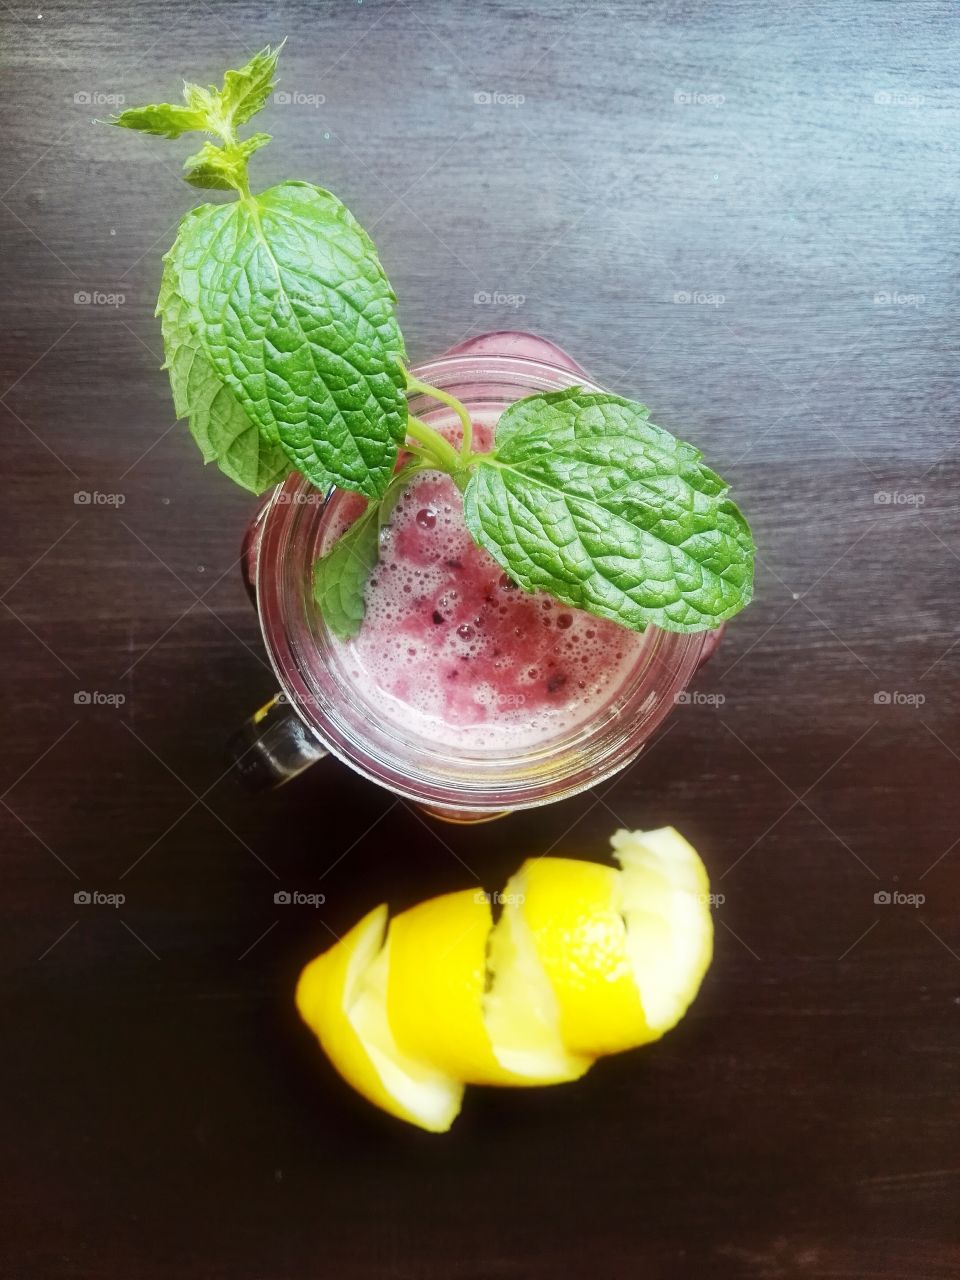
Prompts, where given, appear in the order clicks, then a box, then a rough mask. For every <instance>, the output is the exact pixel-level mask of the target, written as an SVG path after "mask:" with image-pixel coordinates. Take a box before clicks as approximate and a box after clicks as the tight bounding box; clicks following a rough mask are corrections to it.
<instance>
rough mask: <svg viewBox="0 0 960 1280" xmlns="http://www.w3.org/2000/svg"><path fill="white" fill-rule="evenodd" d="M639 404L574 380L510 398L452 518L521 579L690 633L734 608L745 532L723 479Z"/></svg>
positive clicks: (628, 622) (591, 608) (745, 588)
mask: <svg viewBox="0 0 960 1280" xmlns="http://www.w3.org/2000/svg"><path fill="white" fill-rule="evenodd" d="M647 415H648V410H647V409H646V408H645V407H644V406H643V405H639V404H635V403H633V402H632V401H629V400H622V399H620V398H619V397H618V396H612V395H599V394H587V393H585V392H583V391H581V390H580V389H579V388H574V389H573V390H570V391H560V392H552V393H550V394H546V395H537V396H531V397H529V398H527V399H525V400H520V401H518V402H517V403H516V404H513V405H511V406H510V407H509V408H508V409H507V410H506V411H505V412H504V414H503V416H502V417H501V419H500V421H499V423H498V425H497V430H496V453H495V454H493V455H491V456H489V457H482V456H481V457H479V458H476V459H475V463H476V465H475V468H474V470H473V472H472V474H471V477H470V480H469V482H468V484H467V487H466V491H465V493H464V515H465V518H466V522H467V527H468V528H469V530H470V532H471V534H472V535H473V537H474V539H475V541H476V542H477V543H478V544H479V545H480V546H481V547H484V548H485V549H486V550H487V551H489V553H490V554H491V555H492V556H493V558H494V559H495V560H496V561H497V563H498V564H499V565H500V566H501V567H502V568H503V569H504V570H505V571H506V572H507V573H508V574H509V575H510V576H511V577H512V578H514V579H515V580H516V581H517V582H518V583H519V584H520V586H522V587H524V588H525V589H526V590H528V591H535V590H540V591H547V592H549V593H550V594H551V595H553V596H555V597H556V598H557V599H558V600H561V601H563V603H565V604H568V605H572V606H573V607H574V608H579V609H585V610H587V611H588V612H589V613H593V614H596V615H597V616H598V617H601V618H609V619H611V620H612V621H614V622H619V623H621V624H623V625H624V626H627V627H630V628H632V629H633V630H636V631H642V630H643V629H644V628H645V627H646V626H648V625H649V624H651V623H652V624H654V625H656V626H658V627H661V628H663V629H664V630H666V631H681V632H689V631H702V630H706V629H709V628H711V627H715V626H717V625H718V624H719V623H720V622H722V621H723V620H724V619H725V618H729V617H732V616H733V614H735V613H738V612H739V611H740V609H742V608H743V607H744V605H746V604H747V603H748V602H749V600H750V597H751V594H752V583H753V542H752V540H751V537H750V531H749V528H748V526H747V523H746V521H745V520H744V518H743V516H742V515H741V514H740V512H739V511H738V510H737V508H736V507H735V506H734V504H733V503H732V502H731V501H730V500H729V499H728V498H727V497H726V496H725V495H726V492H727V486H726V485H725V484H724V483H723V481H722V480H721V479H720V478H719V477H718V476H717V475H715V474H714V472H712V471H710V470H709V469H708V468H707V467H705V466H704V465H703V464H702V463H701V462H700V457H701V455H700V453H699V451H698V450H696V449H694V448H693V446H692V445H689V444H684V443H683V442H682V441H679V440H677V439H675V438H674V437H673V436H672V435H670V433H669V432H667V431H663V430H662V429H661V428H660V427H657V426H654V425H653V423H651V422H650V421H649V419H648V416H647Z"/></svg>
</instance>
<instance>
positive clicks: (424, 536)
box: [321, 472, 650, 751]
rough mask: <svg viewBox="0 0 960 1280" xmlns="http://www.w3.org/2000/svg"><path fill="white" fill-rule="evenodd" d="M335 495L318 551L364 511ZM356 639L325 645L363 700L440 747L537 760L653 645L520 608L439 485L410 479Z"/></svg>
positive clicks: (614, 689)
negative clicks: (537, 753)
mask: <svg viewBox="0 0 960 1280" xmlns="http://www.w3.org/2000/svg"><path fill="white" fill-rule="evenodd" d="M363 505H364V504H363V501H362V499H358V498H356V497H355V496H354V495H352V494H340V495H337V496H336V497H335V498H334V499H333V501H332V502H331V504H330V507H329V509H328V512H327V514H326V516H325V531H324V537H323V541H322V544H321V545H322V547H323V549H324V550H328V549H329V548H330V546H332V545H333V542H334V541H335V539H336V537H338V536H339V534H340V533H341V532H342V530H343V529H344V528H346V527H347V526H348V525H349V524H351V523H352V521H353V520H354V519H355V518H356V516H357V515H358V514H359V513H360V511H361V510H362V509H363ZM365 599H366V616H365V618H364V622H363V625H362V627H361V629H360V632H359V634H358V635H357V636H356V637H355V638H354V639H352V640H349V641H345V642H343V641H337V640H332V641H331V643H332V646H333V650H334V655H335V657H336V658H337V660H338V665H340V667H341V670H342V671H343V672H344V674H345V676H346V678H347V679H348V680H349V682H350V683H351V684H352V685H354V686H355V688H356V690H357V692H358V694H359V696H361V697H363V699H364V700H365V701H366V702H367V703H368V704H369V705H371V706H372V707H373V708H374V709H375V712H376V713H377V714H378V715H379V716H380V717H382V718H383V719H385V720H389V721H392V722H394V723H395V724H397V725H398V726H399V727H401V728H402V729H405V730H406V731H408V732H413V733H415V734H416V735H417V736H419V737H423V738H427V739H429V740H431V741H433V742H436V743H438V744H443V745H447V746H450V747H461V748H467V749H475V750H481V751H495V750H500V749H505V750H506V749H510V748H516V747H519V746H523V747H535V746H538V745H541V744H544V743H546V742H549V741H552V740H556V739H557V738H565V737H567V736H568V735H570V734H573V733H576V731H577V730H578V729H580V728H581V727H583V726H584V725H586V724H588V723H589V722H590V721H591V720H593V719H594V718H595V717H596V715H597V714H598V713H599V712H602V710H603V709H604V708H605V707H606V706H607V705H608V704H609V703H610V702H611V701H612V700H613V699H614V698H615V697H616V696H617V694H618V693H619V692H620V690H621V689H622V688H623V687H624V685H625V684H627V683H628V682H629V680H630V678H631V676H632V675H633V673H634V672H635V670H636V669H637V667H638V666H639V665H641V663H642V654H643V652H644V650H645V649H646V647H647V645H648V644H649V643H650V639H649V637H646V636H644V635H640V634H637V633H636V632H632V631H628V630H627V629H626V628H624V627H621V626H618V625H617V624H615V623H612V622H605V621H603V620H602V619H600V618H595V617H592V616H591V615H590V614H587V613H582V612H580V611H579V610H577V609H570V608H568V607H566V606H565V605H562V604H560V603H559V602H557V601H556V600H554V599H552V598H551V597H550V596H547V595H540V594H537V595H528V594H527V593H525V592H523V591H521V590H520V589H519V588H518V587H517V586H515V585H514V584H513V583H512V582H511V581H510V579H509V578H508V577H507V576H506V575H505V574H504V573H503V572H502V571H501V569H500V567H499V565H497V564H496V562H495V561H494V560H493V559H492V557H491V556H489V555H488V554H487V553H486V552H485V551H482V550H481V549H480V548H479V547H477V546H476V544H475V543H474V542H473V540H472V538H471V537H470V535H469V533H468V532H467V530H466V527H465V525H464V522H463V508H462V503H461V498H460V494H459V492H458V490H457V488H456V486H455V485H454V483H453V481H452V480H450V479H449V477H447V476H444V475H440V474H438V473H436V472H425V473H423V474H421V475H419V476H416V477H415V478H414V480H413V481H412V482H411V484H410V485H409V486H408V488H407V489H406V490H405V491H404V492H403V494H402V495H401V497H400V499H399V501H398V503H397V505H396V507H395V508H394V511H393V515H392V517H391V520H390V524H389V526H388V527H387V528H386V529H385V530H384V532H383V535H382V539H381V547H380V563H379V565H378V566H377V568H376V569H375V570H374V572H373V574H372V576H371V578H370V581H369V582H368V584H367V590H366V596H365Z"/></svg>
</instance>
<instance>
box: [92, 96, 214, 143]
mask: <svg viewBox="0 0 960 1280" xmlns="http://www.w3.org/2000/svg"><path fill="white" fill-rule="evenodd" d="M109 123H110V124H115V125H116V126H117V127H118V128H119V129H136V130H137V131H138V132H139V133H152V134H154V135H155V136H156V137H158V138H179V137H180V135H181V134H184V133H191V132H193V131H200V132H203V131H209V127H208V124H207V116H206V115H205V113H204V112H202V111H197V110H194V109H193V108H191V107H179V106H175V105H174V104H173V103H170V102H155V103H153V104H152V105H150V106H148V107H130V108H128V110H126V111H122V112H121V113H120V115H118V116H115V117H114V118H113V119H112V120H111V121H110V122H109Z"/></svg>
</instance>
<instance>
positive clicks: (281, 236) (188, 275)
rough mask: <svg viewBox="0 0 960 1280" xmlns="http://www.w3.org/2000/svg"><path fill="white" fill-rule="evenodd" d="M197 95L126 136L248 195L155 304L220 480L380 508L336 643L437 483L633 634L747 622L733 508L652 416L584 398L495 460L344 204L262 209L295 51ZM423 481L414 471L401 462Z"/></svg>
mask: <svg viewBox="0 0 960 1280" xmlns="http://www.w3.org/2000/svg"><path fill="white" fill-rule="evenodd" d="M281 47H282V46H277V47H276V48H273V49H271V48H270V47H267V48H265V49H263V50H261V51H260V53H258V54H256V55H255V57H253V58H252V59H251V60H250V61H249V62H248V63H247V64H246V65H245V66H243V67H241V68H239V69H238V70H235V71H228V72H227V73H226V74H225V76H224V79H223V84H222V86H221V87H220V88H219V89H218V88H216V87H215V86H210V87H209V88H203V87H201V86H200V85H196V84H190V83H186V84H184V87H183V103H182V104H172V103H155V104H152V105H149V106H145V107H136V108H131V109H130V110H127V111H124V112H123V113H122V114H121V115H119V116H118V117H116V119H115V120H113V121H112V123H113V124H116V125H118V126H120V127H122V128H127V129H134V130H138V131H140V132H142V133H148V134H153V135H155V136H160V137H166V138H179V137H181V136H182V135H183V134H185V133H189V132H197V133H201V134H207V135H208V139H213V141H211V140H206V141H204V142H203V144H202V145H201V146H200V148H199V150H197V151H195V152H194V154H192V155H191V156H190V157H189V158H188V159H187V160H186V162H185V165H184V169H185V179H186V181H187V182H189V183H191V184H192V185H194V186H197V187H201V188H203V189H207V190H214V191H231V192H234V193H235V197H236V198H234V199H233V200H232V201H230V202H229V203H226V204H204V205H200V206H199V207H198V208H196V209H194V210H192V211H191V212H190V213H188V214H187V215H186V216H185V217H184V218H183V220H182V221H181V223H180V227H179V229H178V233H177V238H176V241H175V243H174V245H173V247H172V248H171V250H170V251H169V253H168V254H167V255H166V256H165V259H164V263H165V266H164V273H163V281H162V284H161V290H160V298H159V301H158V307H157V310H158V314H159V315H160V316H161V322H162V329H163V339H164V346H165V350H166V366H165V367H166V368H167V369H168V370H169V373H170V382H171V388H172V391H173V397H174V405H175V408H176V411H177V414H178V415H179V416H181V417H185V418H186V419H187V421H188V423H189V426H190V430H191V432H192V434H193V436H194V439H195V440H196V442H197V444H198V446H199V448H200V450H201V453H202V455H203V457H204V460H205V461H208V462H210V461H216V462H217V464H218V466H219V467H220V468H221V469H222V470H223V471H224V472H225V473H226V474H227V475H229V476H230V477H231V478H232V479H234V480H236V481H237V483H239V484H241V485H243V486H244V487H246V488H248V489H251V490H252V491H253V492H255V493H260V492H263V491H264V490H265V489H267V488H269V487H271V486H272V485H274V484H276V483H277V482H278V481H279V480H281V479H282V478H283V477H284V476H285V475H286V474H287V473H288V472H289V471H290V470H291V469H292V470H296V471H299V472H301V473H302V474H303V475H304V476H306V477H307V478H308V479H309V480H310V481H312V483H313V484H315V485H316V486H317V487H318V488H320V489H322V490H326V489H328V488H330V487H331V486H336V487H339V488H345V489H351V490H354V491H355V492H357V493H360V494H362V495H364V496H365V497H366V498H367V499H368V505H367V507H366V508H365V510H364V512H363V513H362V514H361V516H360V517H359V518H358V519H357V520H356V522H355V523H354V524H353V525H352V526H351V527H350V528H349V529H348V530H347V531H346V532H345V533H344V535H343V536H342V537H341V538H340V539H339V540H338V542H337V543H336V544H335V546H334V547H333V548H332V549H331V550H330V551H329V552H328V553H327V554H326V555H324V556H323V557H322V558H321V559H320V560H319V561H318V562H317V564H316V566H315V572H314V583H313V587H314V597H315V599H316V601H317V603H318V605H319V608H320V611H321V614H322V615H323V617H324V619H325V620H326V623H327V625H328V626H329V627H330V629H331V630H332V631H333V632H334V633H335V634H336V635H339V636H341V637H344V638H346V637H349V636H351V635H355V634H356V632H357V630H358V629H359V627H360V625H361V624H362V620H363V615H364V591H365V587H366V584H367V581H368V579H369V575H370V573H371V571H372V569H373V566H374V565H375V564H376V562H377V557H378V554H379V544H380V536H381V531H382V529H383V526H384V524H385V523H386V521H387V520H388V519H389V515H390V512H391V511H392V509H393V505H394V503H395V501H396V499H397V497H398V495H399V493H400V492H401V489H402V487H403V486H404V485H405V484H406V483H407V482H408V481H409V479H410V477H411V476H412V475H414V474H415V473H416V472H418V471H422V470H425V469H432V470H437V471H441V472H446V473H447V474H449V475H450V476H452V478H453V480H454V481H455V483H456V485H457V486H458V488H459V489H460V490H461V491H462V493H463V500H464V518H465V521H466V525H467V528H468V529H469V531H470V534H471V535H472V537H473V539H474V541H475V542H476V543H477V544H478V546H480V547H482V548H484V549H485V550H486V551H488V552H489V553H490V555H491V556H493V558H494V560H496V561H497V563H498V564H499V565H500V566H501V567H502V568H503V569H504V571H505V572H506V573H507V574H509V576H510V577H511V578H513V579H514V581H516V582H517V583H518V584H519V585H520V586H521V587H523V588H524V589H525V590H528V591H535V590H539V591H547V592H549V593H550V594H552V595H553V596H555V597H556V598H557V599H558V600H561V601H563V603H565V604H568V605H571V606H574V607H576V608H580V609H585V610H587V611H589V612H591V613H593V614H596V615H597V616H599V617H602V618H609V619H612V620H613V621H616V622H618V623H621V624H622V625H624V626H626V627H629V628H631V629H634V630H643V629H644V628H645V627H646V626H648V625H651V624H655V625H657V626H659V627H661V628H663V629H665V630H669V631H681V632H686V631H701V630H705V629H708V628H710V627H715V626H717V625H718V624H719V623H720V622H722V621H723V620H724V619H726V618H729V617H732V616H733V614H735V613H737V612H738V611H739V610H740V609H742V608H743V607H744V605H745V604H746V603H747V602H748V601H749V599H750V596H751V592H752V581H753V556H754V548H753V542H752V540H751V537H750V531H749V528H748V526H747V523H746V521H745V520H744V518H743V516H742V515H741V514H740V512H739V511H738V509H737V508H736V506H735V505H734V504H733V502H732V501H731V500H730V498H729V497H728V496H727V486H726V485H725V483H724V482H723V481H722V480H721V479H720V478H719V477H718V476H717V475H716V474H715V473H714V472H712V471H711V470H709V468H707V467H706V466H705V465H704V464H703V462H702V460H701V455H700V453H699V452H698V450H696V449H695V448H693V446H692V445H688V444H684V443H683V442H682V441H679V440H677V439H675V438H674V437H673V436H672V435H670V433H669V432H667V431H664V430H663V429H662V428H660V427H657V426H655V425H654V424H653V423H651V422H650V420H649V415H648V411H647V409H646V408H645V407H644V406H643V405H640V404H636V403H635V402H633V401H629V400H624V399H622V398H620V397H618V396H614V395H605V394H595V393H587V392H584V391H582V390H581V389H579V388H574V389H572V390H569V391H561V392H552V393H547V394H541V395H536V396H530V397H528V398H527V399H525V400H521V401H519V402H517V403H516V404H514V405H511V406H510V407H509V408H508V409H507V410H506V411H505V412H504V414H503V415H502V416H501V419H500V422H499V423H498V425H497V429H496V437H495V446H494V448H493V450H492V451H491V452H489V453H475V452H474V451H473V441H472V426H471V422H470V416H469V414H468V413H467V410H466V409H465V408H464V406H463V405H462V404H460V402H459V401H458V400H456V399H455V398H454V397H453V396H451V395H450V394H449V393H448V392H446V391H443V390H440V389H437V388H434V387H430V386H426V385H425V384H423V383H421V382H419V381H418V380H417V379H416V378H414V377H413V376H412V375H411V374H410V373H409V372H408V371H407V370H406V369H405V367H404V365H405V361H406V352H405V349H404V343H403V338H402V336H401V333H400V329H399V325H398V323H397V319H396V313H395V308H394V304H395V302H396V297H395V295H394V293H393V290H392V289H391V287H390V284H389V281H388V280H387V277H386V275H385V273H384V271H383V268H382V266H381V265H380V261H379V259H378V257H377V252H376V248H375V246H374V244H373V242H372V241H371V239H370V237H369V236H368V235H367V233H366V232H365V231H364V230H363V228H362V227H361V226H360V225H359V223H357V222H356V220H355V219H354V218H353V216H352V215H351V214H350V212H349V210H348V209H347V208H346V207H345V206H344V205H343V204H342V203H341V202H340V201H339V200H338V199H337V198H336V196H334V195H331V193H330V192H329V191H325V190H323V189H322V188H321V187H317V186H312V185H310V184H308V183H304V182H284V183H281V184H280V185H278V186H275V187H272V188H270V189H269V190H267V191H263V192H261V193H259V194H253V193H252V192H251V190H250V184H249V179H248V173H247V165H248V161H249V159H250V157H251V156H252V155H253V154H254V153H255V152H257V151H258V150H259V149H260V148H261V147H263V146H265V145H266V144H267V143H268V142H269V141H270V136H269V134H266V133H259V132H258V133H252V134H250V135H249V136H248V137H246V138H241V137H240V136H239V135H238V129H239V128H240V127H241V126H243V125H245V124H247V123H248V122H249V121H250V120H251V119H252V118H253V117H254V116H255V115H256V114H257V113H258V112H259V111H260V110H261V109H262V108H263V107H264V106H265V105H266V104H267V102H268V100H269V98H270V94H271V93H272V90H273V87H274V81H275V74H276V67H277V59H278V57H279V53H280V48H281ZM408 392H411V393H421V394H427V395H430V396H432V397H433V398H435V399H437V400H439V401H441V402H442V403H443V404H445V405H446V406H448V407H449V408H450V409H452V410H453V411H454V413H455V414H456V416H457V418H458V420H459V423H460V428H461V440H460V445H459V448H458V447H457V446H456V445H455V444H452V443H451V442H450V441H449V440H447V439H445V438H444V437H443V436H441V435H440V434H439V433H438V432H437V431H435V430H434V429H433V428H432V427H430V426H429V425H428V424H427V423H426V422H424V421H422V420H421V419H418V418H414V417H410V416H409V415H408V412H407V403H406V397H407V393H408ZM401 449H403V450H405V451H406V452H407V453H408V454H409V455H410V458H411V459H412V460H411V461H409V462H407V463H406V464H405V465H404V466H402V467H400V468H399V469H398V465H397V464H398V458H399V456H400V450H401Z"/></svg>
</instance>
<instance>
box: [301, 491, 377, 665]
mask: <svg viewBox="0 0 960 1280" xmlns="http://www.w3.org/2000/svg"><path fill="white" fill-rule="evenodd" d="M379 515H380V513H379V503H370V505H369V506H368V507H367V509H366V511H364V512H363V514H362V515H360V516H358V517H357V519H356V520H355V521H354V522H353V524H352V525H351V526H350V528H349V529H347V531H346V532H345V533H344V534H342V535H341V536H340V537H339V538H338V539H337V541H336V543H334V545H333V547H332V548H331V549H330V550H329V551H328V552H327V554H326V555H325V556H321V557H320V559H319V560H318V561H317V562H316V563H315V564H314V566H313V598H314V600H316V602H317V604H318V605H319V606H320V613H321V614H322V615H323V619H324V621H325V622H326V624H327V626H328V627H329V628H330V630H331V631H332V632H333V634H334V635H335V636H338V637H339V638H340V639H341V640H349V639H350V637H351V636H355V635H356V634H357V632H358V631H359V630H360V624H361V623H362V622H363V616H364V614H365V612H366V605H365V604H364V599H363V592H364V588H365V587H366V585H367V579H368V578H369V577H370V574H371V573H372V572H373V568H374V565H375V564H376V563H377V559H378V556H379V554H380V519H379Z"/></svg>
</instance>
